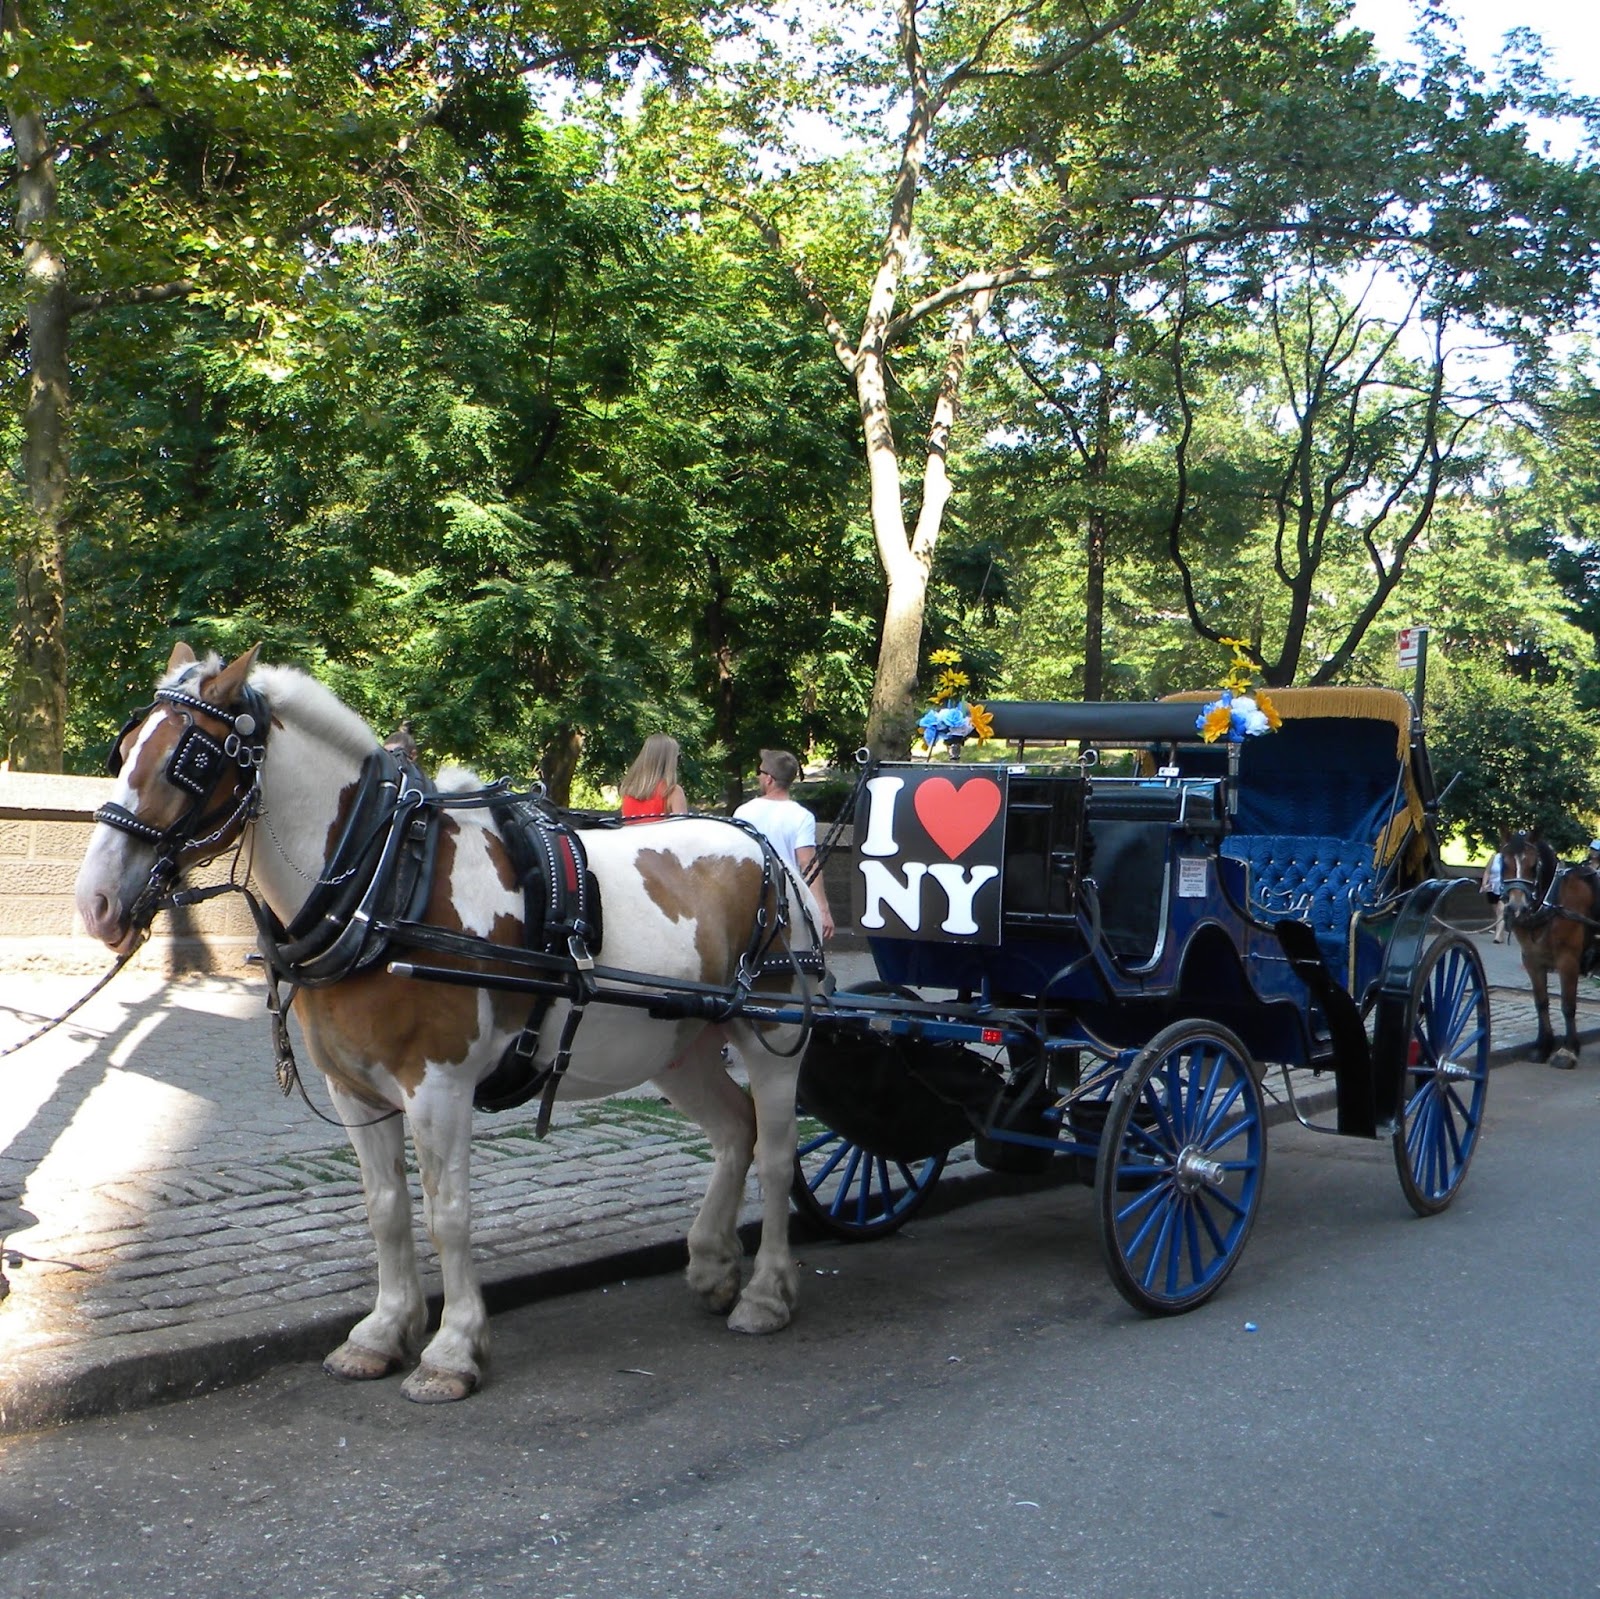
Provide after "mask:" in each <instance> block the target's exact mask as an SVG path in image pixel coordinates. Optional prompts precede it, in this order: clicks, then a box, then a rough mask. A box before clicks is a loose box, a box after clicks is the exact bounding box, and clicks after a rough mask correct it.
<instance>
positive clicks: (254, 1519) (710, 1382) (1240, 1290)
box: [0, 1066, 1600, 1599]
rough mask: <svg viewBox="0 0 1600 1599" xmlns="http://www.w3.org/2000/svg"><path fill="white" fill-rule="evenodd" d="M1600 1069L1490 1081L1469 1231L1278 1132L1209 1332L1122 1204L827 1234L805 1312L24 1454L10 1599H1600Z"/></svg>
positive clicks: (523, 1346) (578, 1314) (15, 1452)
mask: <svg viewBox="0 0 1600 1599" xmlns="http://www.w3.org/2000/svg"><path fill="white" fill-rule="evenodd" d="M1597 1150H1600V1072H1597V1070H1596V1069H1595V1068H1594V1067H1592V1066H1588V1067H1585V1068H1582V1069H1580V1070H1579V1071H1578V1072H1576V1073H1556V1072H1552V1071H1549V1070H1548V1069H1546V1068H1542V1067H1534V1066H1516V1067H1508V1068H1503V1069H1501V1070H1499V1071H1497V1072H1496V1073H1495V1074H1494V1077H1493V1080H1492V1083H1491V1098H1490V1106H1489V1125H1488V1130H1487V1133H1486V1135H1485V1138H1484V1140H1483V1142H1482V1145H1481V1147H1480V1150H1479V1153H1478V1157H1477V1159H1476V1161H1475V1163H1474V1165H1473V1168H1472V1170H1471V1172H1470V1173H1469V1175H1468V1178H1467V1181H1466V1184H1465V1187H1464V1189H1463V1191H1462V1194H1461V1196H1460V1198H1459V1199H1458V1201H1457V1202H1456V1204H1455V1205H1454V1206H1453V1207H1452V1209H1451V1210H1449V1211H1448V1212H1446V1213H1445V1214H1444V1215H1442V1216H1439V1217H1436V1218H1433V1219H1431V1220H1428V1221H1421V1220H1418V1219H1416V1218H1414V1217H1413V1216H1412V1215H1411V1213H1410V1211H1409V1210H1408V1209H1407V1207H1406V1205H1405V1203H1404V1201H1403V1200H1402V1198H1401V1196H1400V1191H1399V1187H1398V1184H1397V1182H1396V1179H1395V1175H1394V1171H1393V1167H1392V1163H1391V1160H1390V1156H1389V1152H1388V1150H1387V1148H1386V1147H1373V1146H1367V1145H1358V1144H1354V1143H1351V1142H1348V1141H1344V1140H1336V1139H1331V1138H1315V1137H1313V1136H1311V1135H1307V1134H1304V1133H1301V1132H1299V1131H1298V1130H1294V1131H1293V1132H1284V1131H1283V1130H1280V1129H1274V1134H1273V1140H1272V1149H1271V1157H1270V1164H1269V1174H1268V1186H1267V1192H1266V1198H1265V1201H1264V1204H1263V1208H1262V1212H1261V1216H1260V1220H1259V1221H1258V1223H1257V1226H1256V1230H1255V1233H1254V1235H1253V1237H1252V1238H1251V1240H1250V1243H1249V1245H1248V1247H1247V1249H1246V1251H1245V1255H1244V1258H1243V1259H1242V1261H1241V1263H1240V1265H1239V1267H1238V1269H1237V1270H1236V1272H1235V1273H1234V1275H1233V1277H1232V1278H1231V1279H1230V1281H1229V1282H1228V1283H1227V1284H1226V1285H1225V1287H1224V1288H1223V1290H1222V1291H1221V1293H1220V1294H1219V1295H1218V1297H1217V1298H1216V1299H1215V1300H1214V1301H1213V1302H1212V1303H1211V1304H1210V1305H1209V1306H1207V1307H1205V1308H1203V1309H1202V1310H1200V1311H1198V1312H1196V1313H1194V1314H1192V1315H1189V1316H1186V1317H1179V1318H1176V1319H1172V1320H1164V1321H1151V1320H1145V1319H1142V1318H1140V1317H1138V1316H1137V1315H1135V1314H1134V1313H1133V1312H1132V1311H1130V1310H1129V1309H1127V1307H1126V1306H1124V1304H1123V1302H1122V1301H1121V1299H1119V1298H1118V1297H1117V1296H1116V1294H1115V1292H1114V1291H1113V1290H1112V1288H1111V1287H1110V1285H1109V1283H1108V1281H1107V1278H1106V1275H1105V1271H1104V1268H1103V1267H1102V1265H1101V1263H1100V1260H1099V1256H1098V1250H1097V1245H1096V1242H1095V1237H1094V1230H1093V1223H1092V1216H1091V1207H1090V1199H1091V1196H1090V1194H1089V1192H1088V1190H1086V1189H1055V1190H1048V1191H1041V1192H1036V1193H1029V1194H1028V1195H1026V1196H1025V1197H1021V1198H1004V1199H995V1200H989V1201H985V1202H983V1203H980V1204H977V1205H974V1206H971V1207H969V1208H966V1209H964V1210H961V1211H958V1212H955V1213H952V1214H947V1215H941V1216H937V1217H933V1218H929V1219H927V1220H926V1221H922V1222H919V1223H915V1224H913V1227H912V1228H911V1229H908V1232H907V1233H906V1234H903V1235H901V1236H899V1237H897V1238H895V1239H892V1240H888V1241H884V1242H880V1243H877V1244H873V1245H867V1246H856V1247H847V1246H840V1245H834V1244H815V1245H809V1246H806V1247H805V1248H804V1249H803V1251H802V1255H803V1259H804V1261H805V1272H804V1278H803V1282H802V1293H803V1295H804V1298H803V1302H802V1305H801V1309H800V1314H799V1316H798V1318H797V1320H796V1322H795V1324H794V1326H793V1327H792V1328H791V1329H790V1330H789V1331H788V1332H787V1333H784V1334H781V1335H779V1336H777V1337H774V1338H770V1339H761V1340H752V1339H742V1338H738V1337H736V1336H734V1335H732V1334H729V1333H728V1332H726V1331H725V1330H724V1329H723V1328H722V1327H721V1325H720V1324H719V1323H718V1322H717V1321H715V1320H714V1319H712V1318H709V1317H706V1316H704V1315H703V1313H701V1312H700V1311H698V1310H697V1309H696V1308H695V1307H694V1306H693V1305H692V1304H691V1303H690V1302H689V1300H688V1298H687V1296H686V1294H685V1293H684V1291H683V1289H682V1286H681V1284H680V1283H678V1282H677V1281H676V1280H674V1279H670V1278H662V1279H651V1280H647V1281H643V1282H630V1283H625V1284H621V1285H619V1286H617V1287H614V1288H611V1289H609V1290H607V1291H604V1292H593V1293H588V1294H584V1295H577V1296H573V1297H570V1298H566V1299H559V1300H552V1301H549V1302H547V1303H544V1304H541V1305H535V1306H533V1307H530V1308H529V1309H527V1310H524V1311H519V1312H516V1313H514V1314H508V1315H505V1316H502V1317H499V1318H496V1321H495V1325H494V1328H493V1335H494V1339H495V1347H496V1351H497V1358H496V1362H495V1365H494V1367H493V1370H492V1375H491V1385H490V1386H489V1387H488V1388H487V1389H486V1390H485V1391H484V1392H483V1393H482V1394H480V1395H479V1396H478V1397H477V1398H475V1399H473V1400H471V1401H469V1402H468V1403H467V1404H465V1405H459V1406H454V1407H448V1408H443V1409H420V1408H417V1407H414V1406H411V1405H409V1404H407V1403H406V1402H405V1401H404V1400H403V1399H402V1398H401V1397H400V1395H399V1392H398V1388H397V1386H396V1384H395V1383H394V1382H392V1381H391V1382H385V1383H382V1384H378V1385H375V1386H359V1387H358V1386H345V1385H341V1384H338V1383H335V1382H334V1381H333V1380H332V1379H329V1378H326V1377H324V1376H322V1375H321V1373H320V1372H319V1371H318V1370H317V1369H316V1368H315V1367H309V1366H307V1367H293V1368H288V1369H286V1370H283V1371H281V1372H278V1373H276V1374H274V1375H273V1376H271V1377H269V1378H265V1379H263V1380H261V1381H259V1382H257V1383H254V1384H252V1385H250V1386H248V1387H246V1388H243V1389H240V1390H237V1391H233V1392H229V1393H225V1394H220V1395H216V1396H213V1397H211V1398H208V1399H204V1400H199V1401H195V1402H192V1403H188V1404H183V1405H174V1406H171V1407H168V1408H164V1409H160V1410H156V1411H148V1412H144V1413H142V1414H140V1415H138V1416H135V1417H124V1418H120V1419H116V1420H111V1421H107V1422H96V1423H86V1424H82V1425H79V1426H74V1427H69V1428H64V1429H61V1430H59V1431H56V1432H51V1433H42V1434H33V1435H26V1436H22V1437H18V1438H14V1439H6V1440H0V1450H3V1453H0V1593H4V1594H5V1595H6V1596H7V1599H24V1596H34V1595H38V1596H49V1599H77V1596H84V1599H89V1596H92V1599H102V1596H103V1595H105V1594H107V1593H115V1594H117V1595H118V1596H119V1599H153V1596H156V1595H169V1594H170V1595H182V1596H184V1599H195V1596H206V1595H219V1596H220V1595H230V1596H240V1599H255V1596H261V1599H268V1596H271V1599H277V1596H281V1595H288V1594H292V1595H294V1596H296V1599H319V1596H329V1599H334V1596H337V1599H361V1596H369V1595H370V1596H375V1599H401V1596H408V1599H467V1596H472V1599H477V1596H488V1595H499V1594H518V1595H522V1594H529V1595H533V1594H537V1595H538V1596H540V1599H560V1596H563V1595H582V1596H584V1599H654V1596H657V1595H662V1596H665V1595H671V1596H674V1599H693V1596H708V1599H722V1596H729V1599H732V1596H734V1595H738V1596H740V1599H766V1596H772V1599H806V1596H815V1599H864V1596H868V1595H872V1596H876V1595H884V1596H894V1595H906V1596H910V1595H915V1596H917V1599H967V1596H972V1599H977V1596H979V1595H982V1596H983V1599H990V1596H996V1595H1023V1596H1027V1599H1080V1596H1081V1599H1101V1596H1105V1599H1112V1596H1116V1599H1135V1596H1152V1599H1154V1596H1160V1599H1188V1596H1202V1595H1217V1596H1228V1599H1237V1596H1252V1595H1271V1596H1274V1599H1297V1596H1305V1599H1336V1596H1368V1595H1370V1596H1379V1595H1383V1596H1387V1595H1391V1594H1404V1595H1406V1596H1407V1599H1433V1596H1441V1599H1442V1596H1447V1595H1448V1596H1452V1599H1454V1596H1471V1599H1492V1596H1498V1595H1506V1596H1517V1599H1531V1596H1539V1599H1561V1596H1569V1595H1570V1596H1576V1595H1585V1594H1595V1593H1600V1558H1597V1551H1600V1536H1597V1534H1596V1531H1595V1516H1594V1507H1595V1482H1594V1472H1595V1462H1596V1461H1597V1460H1600V1402H1597V1401H1600V1362H1597V1358H1596V1327H1597V1325H1600V1315H1597V1311H1600V1251H1597V1249H1596V1247H1595V1244H1596V1230H1597V1226H1600V1192H1597V1190H1600V1176H1597V1162H1596V1158H1595V1157H1596V1153H1597Z"/></svg>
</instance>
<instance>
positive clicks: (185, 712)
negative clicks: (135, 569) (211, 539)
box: [77, 644, 269, 954]
mask: <svg viewBox="0 0 1600 1599" xmlns="http://www.w3.org/2000/svg"><path fill="white" fill-rule="evenodd" d="M257 648H259V646H257ZM255 657H256V651H255V649H250V650H247V651H246V652H245V653H244V654H243V655H241V656H239V658H238V659H237V660H235V661H233V662H231V663H230V664H229V665H227V666H223V665H222V663H221V662H220V661H219V660H217V659H216V658H215V657H213V658H212V659H211V660H209V661H204V662H202V661H200V660H198V659H197V658H196V656H195V654H194V651H193V650H191V649H190V648H189V647H188V645H186V644H179V645H178V646H177V648H176V649H174V650H173V652H172V657H171V659H170V660H169V661H168V662H167V671H166V675H165V676H164V677H163V678H162V680H161V682H160V683H159V685H158V686H157V688H156V696H155V699H154V700H153V701H152V703H151V704H149V705H147V706H145V707H144V709H143V710H140V711H136V712H135V713H134V714H133V715H132V716H131V717H130V718H129V719H128V721H127V722H126V724H125V725H124V726H123V729H122V731H121V732H120V733H119V734H118V735H117V736H116V738H115V740H114V741H113V742H112V745H111V750H110V753H109V754H108V756H107V758H106V769H107V770H108V771H109V772H110V774H111V775H112V776H113V777H114V778H115V779H116V780H117V786H116V788H115V790H114V791H113V793H112V797H111V799H110V800H109V801H107V803H106V804H104V805H102V806H101V807H100V809H99V810H98V811H96V812H95V821H96V822H97V823H98V824H99V825H98V826H97V827H96V828H95V831H94V834H93V836H92V838H91V839H90V842H89V847H88V849H87V851H86V852H85V854H84V859H83V864H82V866H81V867H80V868H79V871H78V881H77V903H78V912H79V914H80V915H81V916H82V918H83V924H84V926H85V928H86V929H87V930H88V931H89V932H90V933H91V934H92V935H93V936H94V937H96V938H98V939H100V940H101V941H102V942H103V943H105V944H107V945H109V946H110V947H111V949H113V950H114V951H116V952H117V953H118V954H126V953H128V952H130V951H131V950H133V949H134V948H136V947H137V946H138V944H139V943H140V942H141V941H142V939H143V938H144V936H145V933H146V932H147V931H148V930H149V926H150V922H151V919H152V918H153V917H154V915H155V913H156V911H157V910H158V909H159V908H160V906H161V903H162V901H163V900H164V899H165V897H166V895H167V894H168V893H169V892H170V890H171V888H172V887H173V885H174V884H175V883H176V882H177V880H178V877H179V875H180V874H181V873H182V872H183V871H185V870H186V869H188V868H189V867H191V866H196V865H199V864H202V863H203V862H205V861H208V860H211V859H212V858H213V857H214V856H216V855H219V854H220V853H221V852H222V851H223V850H225V849H227V848H229V846H230V845H232V844H233V843H235V842H236V841H237V840H238V839H239V837H240V835H241V834H242V833H243V832H244V829H245V827H246V825H247V824H248V823H249V821H250V818H251V816H252V815H253V814H254V811H255V807H256V805H257V803H258V800H259V790H260V772H261V762H262V758H263V755H264V754H265V749H266V738H267V723H268V717H269V713H268V711H267V707H266V705H265V702H264V701H263V700H262V699H261V697H260V695H259V694H257V693H255V692H254V691H253V690H252V689H251V688H250V687H249V685H248V680H249V676H250V670H251V668H252V666H253V665H254V664H255Z"/></svg>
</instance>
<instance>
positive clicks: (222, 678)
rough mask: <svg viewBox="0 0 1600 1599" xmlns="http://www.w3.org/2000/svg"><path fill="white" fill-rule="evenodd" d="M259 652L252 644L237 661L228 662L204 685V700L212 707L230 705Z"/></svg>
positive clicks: (259, 648) (257, 647)
mask: <svg viewBox="0 0 1600 1599" xmlns="http://www.w3.org/2000/svg"><path fill="white" fill-rule="evenodd" d="M260 650H261V646H260V645H259V644H252V645H251V646H250V648H249V649H247V650H246V651H245V652H244V654H243V655H241V656H240V657H239V658H238V660H236V661H229V662H228V664H227V665H226V666H225V667H223V669H222V670H221V671H220V672H218V673H217V675H216V676H215V677H214V678H212V679H211V681H210V682H209V683H207V684H206V686H205V696H206V698H207V699H208V700H210V701H211V702H212V703H213V704H214V705H231V704H232V703H233V702H234V701H235V700H236V699H237V698H238V697H239V691H240V690H241V689H242V688H243V687H244V685H245V679H246V678H248V677H249V676H250V668H251V667H253V666H254V665H255V664H256V656H257V654H258V653H259V652H260Z"/></svg>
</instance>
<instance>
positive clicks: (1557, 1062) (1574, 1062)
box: [1550, 1049, 1578, 1072]
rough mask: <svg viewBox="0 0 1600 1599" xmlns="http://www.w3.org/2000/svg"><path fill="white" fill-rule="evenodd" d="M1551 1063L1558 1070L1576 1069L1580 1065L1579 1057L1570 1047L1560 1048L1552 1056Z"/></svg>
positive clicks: (1568, 1070)
mask: <svg viewBox="0 0 1600 1599" xmlns="http://www.w3.org/2000/svg"><path fill="white" fill-rule="evenodd" d="M1550 1064H1551V1065H1552V1066H1554V1067H1555V1069H1556V1070H1557V1071H1558V1072H1570V1071H1576V1070H1577V1067H1578V1057H1577V1056H1576V1055H1574V1054H1573V1053H1572V1051H1571V1050H1570V1049H1558V1050H1557V1051H1556V1052H1555V1054H1553V1055H1552V1056H1551V1057H1550Z"/></svg>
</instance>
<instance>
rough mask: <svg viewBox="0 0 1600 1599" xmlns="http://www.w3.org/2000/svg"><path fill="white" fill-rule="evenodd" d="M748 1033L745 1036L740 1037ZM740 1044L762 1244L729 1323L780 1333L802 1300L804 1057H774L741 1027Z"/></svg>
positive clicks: (752, 1031)
mask: <svg viewBox="0 0 1600 1599" xmlns="http://www.w3.org/2000/svg"><path fill="white" fill-rule="evenodd" d="M738 1033H743V1034H744V1035H746V1036H745V1037H742V1038H740V1037H738V1036H737V1034H738ZM736 1041H737V1043H738V1044H739V1045H740V1053H741V1055H742V1057H743V1060H744V1065H745V1071H746V1072H747V1074H748V1075H749V1078H750V1093H751V1097H752V1099H753V1100H754V1101H755V1111H756V1176H757V1178H758V1179H759V1181H760V1183H761V1243H760V1246H759V1247H758V1248H757V1250H756V1262H755V1270H754V1271H753V1272H752V1273H751V1274H750V1281H749V1284H748V1285H747V1286H746V1288H745V1291H744V1293H743V1295H742V1296H741V1297H740V1299H739V1304H738V1306H737V1308H736V1309H735V1310H734V1313H733V1315H732V1316H730V1317H729V1318H728V1325H729V1326H730V1327H731V1328H733V1330H734V1331H735V1332H746V1333H769V1332H777V1331H779V1330H780V1329H781V1328H784V1327H787V1326H788V1325H789V1319H790V1316H791V1314H792V1313H793V1311H794V1307H795V1302H796V1300H797V1299H798V1298H799V1296H800V1273H799V1270H798V1268H797V1267H796V1266H795V1263H794V1256H793V1254H792V1253H791V1252H790V1249H789V1189H790V1187H791V1185H792V1183H793V1181H794V1152H795V1143H796V1141H797V1118H796V1114H795V1085H796V1083H797V1082H798V1080H799V1076H800V1057H799V1056H798V1055H791V1056H783V1055H773V1054H769V1053H768V1052H767V1050H766V1049H764V1048H763V1047H762V1045H761V1042H760V1040H759V1038H758V1037H757V1036H756V1033H755V1029H754V1028H753V1027H750V1026H749V1025H747V1024H737V1031H736Z"/></svg>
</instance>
